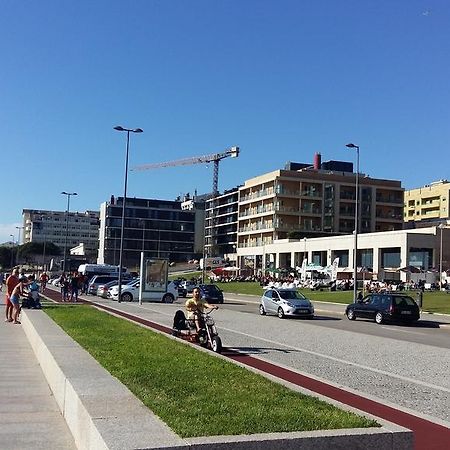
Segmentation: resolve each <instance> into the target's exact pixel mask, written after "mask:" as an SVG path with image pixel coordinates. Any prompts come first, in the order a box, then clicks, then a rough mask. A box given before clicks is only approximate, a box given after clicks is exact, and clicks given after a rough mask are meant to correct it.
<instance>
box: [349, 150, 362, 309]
mask: <svg viewBox="0 0 450 450" xmlns="http://www.w3.org/2000/svg"><path fill="white" fill-rule="evenodd" d="M346 147H347V148H354V149H355V150H356V177H355V190H356V196H355V249H354V256H353V265H354V270H353V280H354V281H353V302H354V303H356V298H357V296H358V294H357V291H358V283H357V279H358V278H357V277H358V264H357V259H358V224H359V214H358V211H359V209H358V202H359V198H358V197H359V195H358V191H359V187H358V181H359V146H358V145H355V144H352V143H350V144H347V145H346Z"/></svg>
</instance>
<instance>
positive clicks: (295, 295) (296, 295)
mask: <svg viewBox="0 0 450 450" xmlns="http://www.w3.org/2000/svg"><path fill="white" fill-rule="evenodd" d="M278 293H279V294H280V297H281V298H283V299H285V300H293V299H299V300H304V299H306V297H305V296H304V295H303V294H301V293H300V292H297V291H294V290H291V291H278Z"/></svg>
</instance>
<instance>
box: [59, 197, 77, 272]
mask: <svg viewBox="0 0 450 450" xmlns="http://www.w3.org/2000/svg"><path fill="white" fill-rule="evenodd" d="M61 195H67V210H66V238H65V240H64V259H63V269H62V271H63V273H64V272H65V271H66V255H67V238H68V236H69V211H70V197H71V196H72V195H78V194H77V193H76V192H66V191H63V192H61Z"/></svg>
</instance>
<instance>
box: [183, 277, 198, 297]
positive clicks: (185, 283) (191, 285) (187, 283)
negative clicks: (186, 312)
mask: <svg viewBox="0 0 450 450" xmlns="http://www.w3.org/2000/svg"><path fill="white" fill-rule="evenodd" d="M181 286H182V287H183V288H185V289H186V291H187V293H188V294H192V291H193V290H194V288H195V287H196V286H197V283H194V282H193V281H186V280H185V281H182V282H181Z"/></svg>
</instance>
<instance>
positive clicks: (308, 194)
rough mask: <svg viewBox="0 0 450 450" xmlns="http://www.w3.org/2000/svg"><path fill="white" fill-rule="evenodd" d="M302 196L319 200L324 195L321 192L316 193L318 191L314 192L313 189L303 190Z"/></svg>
mask: <svg viewBox="0 0 450 450" xmlns="http://www.w3.org/2000/svg"><path fill="white" fill-rule="evenodd" d="M300 195H301V196H302V197H308V198H319V197H322V193H321V192H320V191H316V190H313V189H307V190H303V191H302V192H301V194H300Z"/></svg>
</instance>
